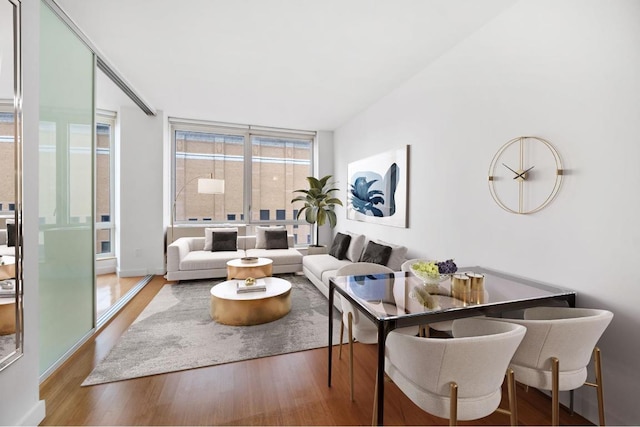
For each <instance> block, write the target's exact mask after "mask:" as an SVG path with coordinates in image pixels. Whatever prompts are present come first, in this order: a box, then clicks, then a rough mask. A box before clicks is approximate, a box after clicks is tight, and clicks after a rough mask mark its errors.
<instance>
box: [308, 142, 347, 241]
mask: <svg viewBox="0 0 640 427" xmlns="http://www.w3.org/2000/svg"><path fill="white" fill-rule="evenodd" d="M313 160H314V165H313V169H314V170H315V171H316V173H315V176H316V177H318V178H322V177H323V176H325V175H333V132H331V131H319V132H318V134H317V135H316V143H315V152H314V156H313ZM334 178H335V177H334ZM331 181H333V179H332V180H331ZM331 181H330V182H331ZM341 200H342V201H343V203H344V200H343V199H341ZM332 232H333V230H332V229H331V228H330V227H329V225H328V224H325V225H324V226H322V227H320V230H319V231H318V240H319V242H316V243H317V244H320V245H329V244H331V239H332Z"/></svg>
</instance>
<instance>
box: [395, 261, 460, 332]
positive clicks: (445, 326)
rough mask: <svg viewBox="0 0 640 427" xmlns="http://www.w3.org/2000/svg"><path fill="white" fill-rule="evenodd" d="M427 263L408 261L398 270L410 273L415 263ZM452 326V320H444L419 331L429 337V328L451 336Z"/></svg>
mask: <svg viewBox="0 0 640 427" xmlns="http://www.w3.org/2000/svg"><path fill="white" fill-rule="evenodd" d="M429 261H431V260H428V259H422V258H413V259H409V260H407V261H405V262H403V263H402V265H401V266H400V269H401V270H402V271H406V272H408V273H411V265H413V264H414V263H416V262H429ZM452 324H453V320H445V321H443V322H435V323H429V325H425V326H424V328H420V331H421V334H422V335H424V336H429V328H431V329H433V330H434V331H438V332H444V333H445V334H447V335H451V327H452Z"/></svg>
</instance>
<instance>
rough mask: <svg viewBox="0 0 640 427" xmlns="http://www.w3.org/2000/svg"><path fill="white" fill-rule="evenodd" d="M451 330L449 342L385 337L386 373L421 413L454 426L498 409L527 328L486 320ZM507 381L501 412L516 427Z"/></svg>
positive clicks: (398, 335)
mask: <svg viewBox="0 0 640 427" xmlns="http://www.w3.org/2000/svg"><path fill="white" fill-rule="evenodd" d="M452 326H453V329H452V332H453V338H424V337H416V336H411V335H408V334H405V333H402V332H396V331H392V332H391V333H389V335H388V336H387V341H386V349H385V351H386V356H385V372H386V374H387V375H388V376H389V377H390V378H391V380H392V381H393V382H394V383H395V384H396V385H397V386H398V387H399V388H400V390H402V392H403V393H404V394H405V395H406V396H407V397H408V398H409V399H411V401H412V402H413V403H415V404H416V405H417V406H419V407H420V408H421V409H423V410H424V411H426V412H428V413H430V414H432V415H435V416H438V417H442V418H449V423H450V425H456V424H457V421H458V420H474V419H478V418H482V417H485V416H487V415H489V414H491V413H493V412H494V411H496V409H498V406H499V405H500V400H501V397H502V383H503V381H504V377H505V373H507V369H508V367H509V362H510V361H511V357H512V356H513V354H514V353H515V351H516V349H517V348H518V345H519V344H520V342H521V341H522V339H523V337H524V335H525V328H524V327H523V326H520V325H516V324H510V323H506V322H498V321H495V320H487V319H486V318H468V319H457V320H454V321H453V325H452ZM507 379H508V389H509V406H510V411H505V412H510V413H511V423H512V425H515V423H516V420H517V411H516V406H515V402H516V400H515V382H514V381H513V375H512V373H508V375H507ZM376 388H377V384H376ZM376 392H377V390H376ZM374 413H375V411H374ZM375 422H376V420H375V419H374V423H375Z"/></svg>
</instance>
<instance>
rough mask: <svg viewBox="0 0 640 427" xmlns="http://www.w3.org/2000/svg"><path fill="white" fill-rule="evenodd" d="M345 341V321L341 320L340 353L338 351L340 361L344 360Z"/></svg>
mask: <svg viewBox="0 0 640 427" xmlns="http://www.w3.org/2000/svg"><path fill="white" fill-rule="evenodd" d="M343 339H344V320H343V319H340V351H338V359H340V360H342V340H343Z"/></svg>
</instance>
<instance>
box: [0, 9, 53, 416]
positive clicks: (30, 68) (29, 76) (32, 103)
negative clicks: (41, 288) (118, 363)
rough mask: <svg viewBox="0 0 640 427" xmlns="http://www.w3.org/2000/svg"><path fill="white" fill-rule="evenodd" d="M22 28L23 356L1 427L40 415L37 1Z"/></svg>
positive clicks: (0, 383) (0, 405)
mask: <svg viewBox="0 0 640 427" xmlns="http://www.w3.org/2000/svg"><path fill="white" fill-rule="evenodd" d="M22 23H23V24H22V66H23V68H22V70H23V86H24V95H23V119H24V123H23V126H24V134H23V141H24V203H23V228H24V236H23V237H24V250H25V253H24V301H25V304H24V329H25V331H24V340H25V342H24V349H25V351H24V355H23V356H22V358H20V359H18V360H17V361H16V362H15V363H14V364H12V365H11V366H9V367H7V368H6V369H5V370H3V371H2V372H0V390H2V398H1V399H0V425H37V424H38V423H39V422H40V421H42V420H43V419H44V415H45V404H44V401H41V400H39V396H40V382H39V378H38V372H39V367H38V347H39V344H38V340H39V335H40V334H39V332H38V327H39V317H38V311H39V295H38V233H37V230H38V121H39V108H40V107H39V105H40V98H39V70H40V67H39V65H38V63H39V50H38V49H39V38H40V25H39V23H40V1H39V0H22ZM33 230H35V232H32V231H33Z"/></svg>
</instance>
